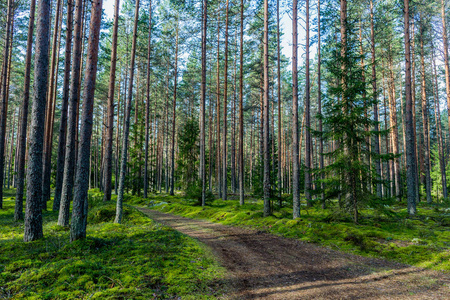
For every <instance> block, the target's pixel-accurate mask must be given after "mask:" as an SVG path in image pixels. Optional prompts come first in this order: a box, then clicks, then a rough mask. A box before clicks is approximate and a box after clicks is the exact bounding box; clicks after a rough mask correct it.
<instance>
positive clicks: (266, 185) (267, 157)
mask: <svg viewBox="0 0 450 300" xmlns="http://www.w3.org/2000/svg"><path fill="white" fill-rule="evenodd" d="M263 44H264V46H263V48H264V123H263V124H264V126H263V129H264V130H263V131H264V133H263V134H264V137H263V140H264V141H263V143H264V183H263V190H264V216H265V217H267V216H269V215H270V155H269V0H264V43H263Z"/></svg>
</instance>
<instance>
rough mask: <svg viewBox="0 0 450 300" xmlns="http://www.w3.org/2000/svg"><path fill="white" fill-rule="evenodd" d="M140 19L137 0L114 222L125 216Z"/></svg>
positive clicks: (118, 221)
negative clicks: (124, 201)
mask: <svg viewBox="0 0 450 300" xmlns="http://www.w3.org/2000/svg"><path fill="white" fill-rule="evenodd" d="M138 21H139V0H136V7H135V11H134V29H133V43H132V45H131V61H130V84H129V85H128V99H127V104H126V110H125V116H124V117H125V124H124V128H123V137H122V158H121V161H120V179H119V190H118V192H119V194H118V196H117V207H116V217H115V219H114V223H119V224H120V223H121V222H122V216H123V194H124V188H125V176H126V169H127V155H128V137H129V134H130V117H131V106H132V103H133V102H132V100H133V80H134V64H135V58H136V39H137V25H138Z"/></svg>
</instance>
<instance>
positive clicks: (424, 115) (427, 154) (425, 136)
mask: <svg viewBox="0 0 450 300" xmlns="http://www.w3.org/2000/svg"><path fill="white" fill-rule="evenodd" d="M420 19H421V22H422V25H421V34H420V62H421V68H422V119H423V126H422V127H423V140H424V143H423V147H424V154H425V155H424V172H425V192H426V195H427V203H428V204H430V203H431V202H432V199H431V175H430V171H431V170H430V169H431V166H430V148H429V147H430V137H429V127H428V101H427V92H426V80H425V50H424V41H423V39H424V34H425V29H424V24H423V22H424V21H425V20H424V19H423V16H422V14H421V16H420Z"/></svg>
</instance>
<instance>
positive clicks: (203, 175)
mask: <svg viewBox="0 0 450 300" xmlns="http://www.w3.org/2000/svg"><path fill="white" fill-rule="evenodd" d="M207 21H208V0H203V1H202V83H201V89H200V181H201V185H202V206H205V204H206V203H205V202H206V165H205V100H206V34H207V31H206V30H207V27H206V26H207ZM210 120H211V119H210ZM210 131H211V130H210ZM209 151H211V147H210V149H209Z"/></svg>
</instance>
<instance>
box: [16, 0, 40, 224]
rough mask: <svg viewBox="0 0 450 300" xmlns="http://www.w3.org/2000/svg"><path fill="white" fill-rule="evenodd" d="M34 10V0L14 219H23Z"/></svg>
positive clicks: (28, 44)
mask: <svg viewBox="0 0 450 300" xmlns="http://www.w3.org/2000/svg"><path fill="white" fill-rule="evenodd" d="M35 10H36V0H31V2H30V20H29V23H28V37H27V54H26V57H25V75H24V87H23V103H22V115H21V120H20V132H19V138H18V143H19V151H18V154H19V158H18V160H17V161H18V167H17V171H18V174H17V189H16V202H15V208H14V220H15V221H18V220H22V219H23V187H24V184H25V180H24V179H25V178H24V176H25V152H26V148H27V144H26V138H27V125H28V106H29V102H30V81H31V80H30V78H31V57H32V52H33V31H34V17H35Z"/></svg>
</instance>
